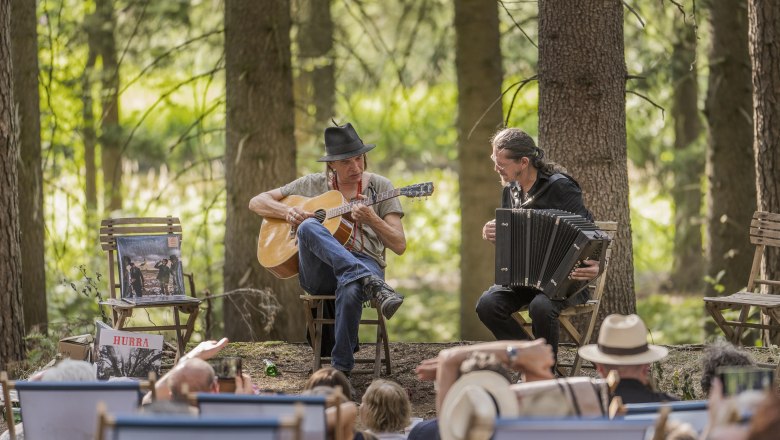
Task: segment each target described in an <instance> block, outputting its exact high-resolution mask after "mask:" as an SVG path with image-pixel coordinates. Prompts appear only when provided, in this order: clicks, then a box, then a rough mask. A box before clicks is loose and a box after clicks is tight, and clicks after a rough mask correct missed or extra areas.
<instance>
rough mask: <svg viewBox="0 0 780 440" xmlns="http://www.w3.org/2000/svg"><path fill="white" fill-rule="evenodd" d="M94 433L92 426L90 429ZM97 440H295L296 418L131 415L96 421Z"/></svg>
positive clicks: (101, 414) (109, 416)
mask: <svg viewBox="0 0 780 440" xmlns="http://www.w3.org/2000/svg"><path fill="white" fill-rule="evenodd" d="M93 429H94V426H93ZM96 438H97V439H98V440H109V439H110V440H149V439H165V440H212V439H220V440H299V439H300V420H299V419H297V418H281V419H280V418H225V417H193V416H182V415H160V414H148V415H147V414H133V415H116V416H112V415H108V414H106V413H104V412H101V413H100V414H99V417H98V426H97V435H96Z"/></svg>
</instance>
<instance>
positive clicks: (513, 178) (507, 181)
mask: <svg viewBox="0 0 780 440" xmlns="http://www.w3.org/2000/svg"><path fill="white" fill-rule="evenodd" d="M522 174H523V173H522V171H518V172H516V173H515V174H514V176H511V175H506V176H505V175H504V174H499V175H498V177H499V178H500V180H501V186H507V185H509V184H510V183H512V182H519V181H520V176H521V175H522Z"/></svg>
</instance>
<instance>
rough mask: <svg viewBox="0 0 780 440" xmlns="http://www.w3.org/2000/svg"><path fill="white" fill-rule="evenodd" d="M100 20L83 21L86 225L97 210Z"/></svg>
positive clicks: (82, 101) (92, 16)
mask: <svg viewBox="0 0 780 440" xmlns="http://www.w3.org/2000/svg"><path fill="white" fill-rule="evenodd" d="M100 23H101V21H100V18H99V17H98V16H97V14H90V15H88V16H87V17H86V18H85V19H84V31H85V32H86V33H87V62H86V64H85V65H84V73H83V74H82V75H81V105H82V109H81V117H82V124H83V127H82V130H81V133H82V138H83V139H84V180H85V182H84V187H85V192H84V195H85V197H86V201H87V223H90V219H91V217H92V214H93V213H94V212H95V211H96V210H97V169H96V168H95V146H96V145H97V134H96V133H95V115H94V108H93V107H94V101H93V100H92V84H93V82H92V81H93V78H94V70H95V62H96V61H97V54H98V51H99V50H100V41H99V38H100V29H99V27H100Z"/></svg>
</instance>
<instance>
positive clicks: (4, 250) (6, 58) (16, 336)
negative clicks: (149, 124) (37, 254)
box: [0, 1, 37, 370]
mask: <svg viewBox="0 0 780 440" xmlns="http://www.w3.org/2000/svg"><path fill="white" fill-rule="evenodd" d="M36 53H37V52H36ZM11 63H12V58H11V2H7V1H2V2H0V206H2V207H3V209H0V236H2V238H1V239H0V370H6V369H7V367H8V365H9V363H10V362H13V361H18V360H22V359H24V348H25V347H24V310H23V309H22V255H21V232H20V229H19V188H18V180H17V179H18V170H17V166H18V161H19V141H18V130H19V126H18V125H17V119H16V117H17V113H16V105H15V104H14V85H13V83H14V76H13V67H12V64H11Z"/></svg>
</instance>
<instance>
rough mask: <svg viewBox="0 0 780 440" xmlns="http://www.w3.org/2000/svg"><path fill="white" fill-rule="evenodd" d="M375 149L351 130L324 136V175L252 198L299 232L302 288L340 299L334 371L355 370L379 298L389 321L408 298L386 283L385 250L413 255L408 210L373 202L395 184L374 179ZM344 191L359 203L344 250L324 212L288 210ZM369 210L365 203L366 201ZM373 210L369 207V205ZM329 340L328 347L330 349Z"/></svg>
mask: <svg viewBox="0 0 780 440" xmlns="http://www.w3.org/2000/svg"><path fill="white" fill-rule="evenodd" d="M374 147H375V145H371V144H368V145H367V144H364V143H363V141H362V140H361V139H360V137H359V136H358V134H357V132H356V131H355V129H354V128H353V127H352V125H351V124H349V123H347V124H345V125H343V126H336V127H328V128H326V129H325V153H326V155H325V156H323V157H321V158H320V159H318V161H319V162H325V172H324V173H314V174H309V175H306V176H303V177H301V178H298V179H296V180H294V181H293V182H290V183H288V184H286V185H284V186H282V187H279V188H276V189H272V190H270V191H266V192H263V193H261V194H258V195H257V196H255V197H253V198H252V200H251V201H250V202H249V209H251V210H252V211H254V212H256V213H257V214H258V215H260V216H262V217H263V218H272V219H274V218H275V219H284V220H285V221H286V222H287V223H289V224H290V225H291V233H292V232H294V233H295V240H296V245H297V247H298V261H297V263H298V275H299V277H298V281H299V282H300V285H301V287H302V288H303V289H304V290H306V291H307V292H308V293H310V294H312V295H332V294H333V293H334V292H335V295H336V301H335V302H336V309H335V318H336V324H335V330H334V333H335V335H333V336H334V337H335V340H334V342H333V350H332V352H331V364H332V365H333V367H334V368H336V369H338V370H341V371H344V372H346V373H347V374H348V373H349V372H350V371H351V370H352V368H353V367H354V364H355V359H354V356H353V352H354V350H355V348H356V347H357V343H358V327H359V323H360V317H361V314H362V304H363V303H364V302H366V301H370V300H372V299H374V300H376V301H377V302H378V303H379V304H380V310H381V312H382V315H383V316H384V317H385V318H386V319H389V318H390V317H391V316H393V314H394V313H395V311H396V310H398V308H399V307H400V306H401V304H402V303H403V300H404V298H403V296H401V295H399V294H398V293H396V292H395V291H394V290H393V289H392V288H391V287H390V286H388V285H387V284H386V283H385V282H384V270H385V266H386V263H385V260H384V251H385V249H386V248H387V249H390V250H391V251H393V252H395V253H396V254H398V255H401V254H403V253H404V251H405V250H406V237H405V235H404V228H403V224H402V223H401V217H403V215H404V213H403V209H402V208H401V203H400V202H399V201H398V199H397V198H390V199H387V200H384V201H381V202H379V203H369V199H372V197H373V196H374V195H375V194H377V193H381V192H384V191H388V190H392V189H393V185H392V183H391V182H390V180H388V179H387V178H385V177H382V176H380V175H378V174H373V173H368V172H366V171H365V169H366V167H367V162H366V153H367V152H368V151H370V150H371V149H373V148H374ZM331 190H337V191H339V192H340V193H341V195H342V196H343V197H344V199H345V200H348V201H352V202H353V203H352V204H351V212H349V213H348V214H349V216H350V217H351V219H350V220H351V221H352V223H353V229H352V233H351V236H350V237H349V239H348V240H347V242H346V243H345V244H344V245H342V244H341V243H340V242H339V241H338V240H337V239H336V237H334V236H333V235H332V233H331V232H330V231H329V230H328V229H326V228H325V227H324V226H323V224H322V223H321V222H322V218H319V219H318V218H317V213H315V212H311V211H307V210H305V209H302V208H301V207H300V206H290V204H285V203H283V199H285V198H286V197H288V196H304V197H316V196H319V195H322V194H324V193H326V192H328V191H331ZM364 200H365V201H366V203H362V201H364ZM369 205H370V206H369ZM325 336H326V335H323V346H324V347H327V346H328V345H329V344H328V343H327V341H326V337H325Z"/></svg>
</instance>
